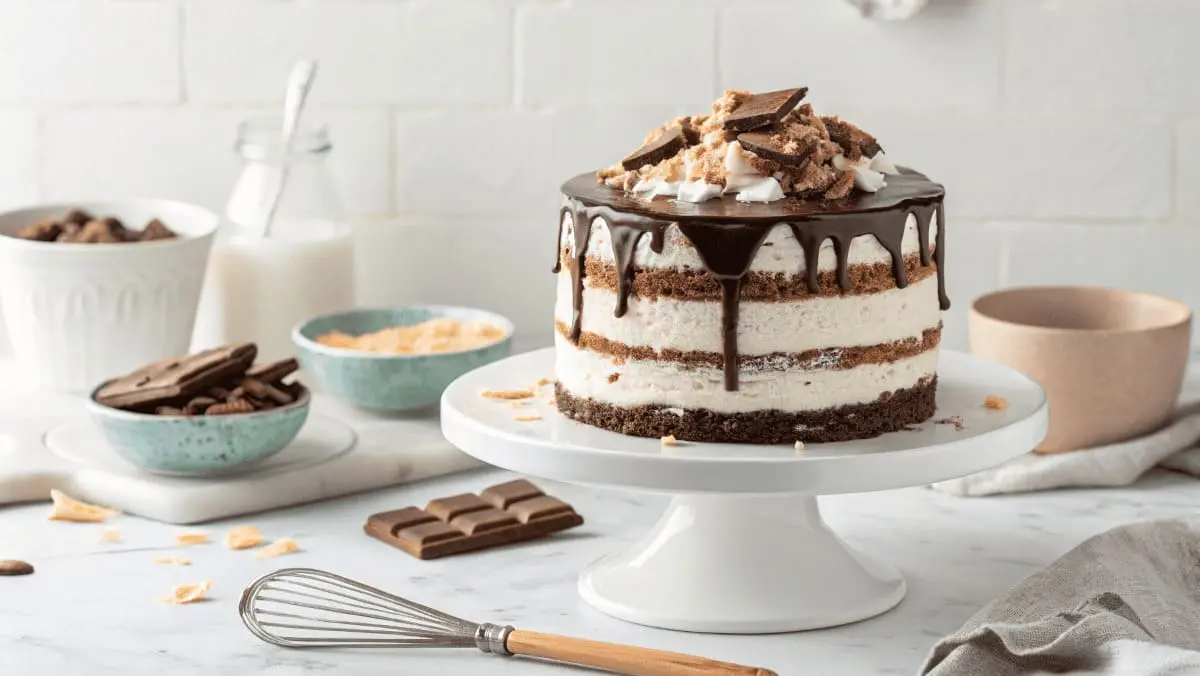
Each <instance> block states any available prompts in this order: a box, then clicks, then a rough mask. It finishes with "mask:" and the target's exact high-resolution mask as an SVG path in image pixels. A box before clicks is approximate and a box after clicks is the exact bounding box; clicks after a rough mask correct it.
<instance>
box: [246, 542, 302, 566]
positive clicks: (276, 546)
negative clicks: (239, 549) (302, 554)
mask: <svg viewBox="0 0 1200 676" xmlns="http://www.w3.org/2000/svg"><path fill="white" fill-rule="evenodd" d="M298 551H300V543H299V542H296V541H295V540H293V539H291V538H283V539H281V540H276V541H274V542H272V543H271V544H269V545H267V546H266V547H263V548H262V549H260V550H258V551H257V552H255V553H254V558H256V559H258V560H259V561H261V560H263V559H273V558H275V557H276V556H283V555H284V554H291V553H292V552H298Z"/></svg>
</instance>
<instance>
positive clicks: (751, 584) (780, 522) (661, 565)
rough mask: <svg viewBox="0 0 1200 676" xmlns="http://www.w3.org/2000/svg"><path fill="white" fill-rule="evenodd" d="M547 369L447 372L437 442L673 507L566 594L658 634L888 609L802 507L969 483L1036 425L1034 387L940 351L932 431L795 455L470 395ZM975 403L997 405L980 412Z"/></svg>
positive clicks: (1040, 427)
mask: <svg viewBox="0 0 1200 676" xmlns="http://www.w3.org/2000/svg"><path fill="white" fill-rule="evenodd" d="M553 364H554V351H553V350H542V351H538V352H530V353H528V354H522V355H518V356H515V357H510V358H508V359H505V360H503V361H499V362H496V363H494V364H489V365H487V366H484V367H482V368H479V369H476V370H474V371H472V372H470V373H468V374H466V375H464V376H462V377H461V378H459V379H458V380H456V381H454V383H452V384H451V385H450V387H448V388H447V389H446V392H445V393H444V394H443V395H442V432H443V433H444V434H445V435H446V438H447V439H448V440H450V442H451V443H453V444H454V445H456V446H458V447H459V448H461V449H462V450H464V451H466V452H467V453H468V454H470V455H473V456H475V457H476V458H478V459H480V460H482V461H484V462H487V463H491V464H493V465H497V466H499V467H504V468H506V469H510V470H513V471H515V472H522V473H524V474H528V475H531V476H534V477H544V478H546V479H554V480H557V481H568V482H576V483H581V484H590V485H593V486H612V487H614V488H623V489H626V490H635V491H636V490H641V491H649V492H653V493H658V494H668V495H671V496H673V499H672V501H671V504H670V507H668V508H667V512H666V514H664V515H663V517H662V519H661V520H660V521H659V522H658V524H657V525H656V526H655V527H654V529H653V530H652V531H650V533H649V534H647V535H646V536H645V537H644V538H642V540H641V541H640V542H638V543H637V544H635V545H633V546H632V547H631V548H629V549H627V550H626V551H624V552H620V553H617V554H611V555H609V556H606V557H604V558H602V559H600V560H599V561H597V562H596V563H594V564H592V565H591V566H590V567H589V568H588V569H587V570H585V571H584V572H583V574H582V576H581V577H580V578H579V593H580V595H582V596H583V598H584V600H586V601H587V602H588V603H590V604H591V605H592V606H594V607H595V608H597V609H599V610H600V611H602V612H605V613H608V614H609V615H612V616H614V617H618V618H620V619H623V620H628V621H630V622H636V623H638V624H645V625H649V626H653V627H661V628H664V629H678V630H683V631H702V632H711V633H728V634H760V633H772V632H784V631H798V630H802V629H817V628H820V627H831V626H834V625H838V624H845V623H847V622H854V621H855V620H862V619H866V618H868V617H872V616H874V615H878V614H880V613H883V612H885V611H887V610H888V609H889V608H891V607H893V606H895V605H896V604H897V603H899V602H900V599H902V598H903V597H904V591H905V587H904V580H903V578H902V577H901V576H900V572H899V571H898V570H896V569H895V568H893V567H892V566H890V565H888V564H886V563H883V562H882V561H878V560H876V559H875V558H874V557H871V556H867V555H866V554H862V553H859V552H857V551H855V550H854V549H851V548H850V547H847V546H846V544H845V543H844V542H842V540H841V539H840V538H839V537H838V536H837V535H836V534H835V533H834V532H833V531H831V530H830V529H829V527H828V526H827V525H826V524H825V522H824V521H822V520H821V512H820V510H819V509H818V508H817V496H821V495H835V494H838V493H852V492H857V491H878V490H884V489H888V488H900V487H903V486H920V485H923V484H928V483H932V482H935V481H943V480H945V479H949V478H952V477H959V476H963V475H966V474H970V473H971V472H978V471H979V470H982V469H986V468H988V467H992V466H995V465H997V464H999V463H1001V462H1004V461H1005V460H1008V459H1010V458H1013V457H1016V456H1018V455H1020V454H1022V453H1027V452H1029V451H1030V450H1032V449H1033V448H1034V447H1035V446H1036V445H1037V444H1038V442H1039V441H1041V440H1042V437H1044V436H1045V434H1046V426H1047V421H1048V420H1049V409H1048V407H1047V405H1046V395H1045V393H1044V392H1043V391H1042V389H1041V388H1040V387H1038V385H1037V383H1035V382H1033V381H1032V380H1030V379H1029V378H1026V377H1025V376H1023V375H1021V374H1019V373H1017V372H1016V371H1013V370H1011V369H1009V368H1008V367H1006V366H1002V365H1000V364H997V363H994V362H988V361H985V360H983V359H979V358H976V357H971V356H969V355H965V354H959V353H956V352H949V351H946V352H942V353H941V355H940V357H939V362H938V390H937V414H936V416H935V418H934V419H933V420H929V421H926V422H924V423H922V424H920V425H913V426H911V427H910V429H908V430H906V431H902V432H894V433H891V434H884V435H882V436H879V437H875V438H873V439H858V440H855V441H846V442H842V443H836V444H809V445H808V446H806V447H804V448H803V449H800V450H799V451H797V449H796V448H795V447H794V446H793V445H791V444H780V445H778V446H762V445H746V444H705V443H697V442H686V441H681V442H678V443H675V444H663V443H662V441H661V440H659V439H643V438H639V437H630V436H625V435H622V434H616V433H613V432H609V431H606V430H602V429H599V428H596V427H591V426H589V425H584V424H581V423H577V422H575V421H572V420H569V419H567V418H566V417H565V416H563V415H561V414H560V413H559V412H558V411H557V410H555V408H554V406H553V405H552V404H549V403H548V402H546V401H545V400H544V399H542V398H540V397H539V398H535V399H532V400H529V401H527V402H526V404H525V405H523V406H522V408H521V410H520V411H519V412H517V411H515V410H514V409H513V408H512V407H511V406H510V405H509V404H508V402H503V401H496V400H488V399H482V398H481V397H480V394H479V393H480V391H482V390H484V389H488V388H491V389H497V390H503V389H517V388H528V387H529V383H531V382H534V381H537V380H538V379H539V377H543V376H544V377H549V376H551V375H552V374H551V371H552V368H553ZM548 392H549V389H548V388H542V389H540V393H541V394H543V395H546V394H548ZM988 396H999V397H1003V398H1004V399H1005V400H1007V401H1008V407H1007V408H1005V409H1004V410H990V409H987V408H985V407H984V401H985V400H986V399H987V397H988ZM515 413H519V414H520V415H514V414H515ZM531 421H532V422H531ZM585 516H586V515H585ZM584 527H585V528H586V527H587V526H586V525H585V526H584Z"/></svg>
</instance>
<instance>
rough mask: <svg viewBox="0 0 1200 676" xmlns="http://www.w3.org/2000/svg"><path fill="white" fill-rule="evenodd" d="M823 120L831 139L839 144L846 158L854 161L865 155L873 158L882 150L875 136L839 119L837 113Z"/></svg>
mask: <svg viewBox="0 0 1200 676" xmlns="http://www.w3.org/2000/svg"><path fill="white" fill-rule="evenodd" d="M822 121H824V123H825V127H826V129H828V130H829V139H830V140H831V141H833V142H834V143H836V144H838V146H839V147H840V148H841V149H842V152H843V153H845V155H846V159H848V160H850V161H852V162H853V161H855V160H857V159H858V158H860V157H862V156H863V155H866V156H867V157H868V158H871V157H874V156H875V154H876V153H878V152H879V151H880V147H879V143H878V142H877V141H876V140H875V137H874V136H871V135H870V134H868V133H867V132H865V131H863V130H862V129H859V128H858V127H856V126H854V125H853V124H850V123H849V122H847V121H845V120H840V119H838V117H837V116H836V115H834V116H832V117H824V118H822Z"/></svg>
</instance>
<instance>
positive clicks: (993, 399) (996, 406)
mask: <svg viewBox="0 0 1200 676" xmlns="http://www.w3.org/2000/svg"><path fill="white" fill-rule="evenodd" d="M983 407H984V408H986V409H989V410H992V411H1003V410H1004V409H1006V408H1008V400H1007V399H1005V398H1004V397H1001V396H1000V395H998V394H989V395H988V396H987V398H986V399H984V400H983Z"/></svg>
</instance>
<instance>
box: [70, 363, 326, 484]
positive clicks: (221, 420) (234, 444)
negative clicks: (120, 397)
mask: <svg viewBox="0 0 1200 676" xmlns="http://www.w3.org/2000/svg"><path fill="white" fill-rule="evenodd" d="M101 387H103V385H101ZM97 390H99V388H97ZM95 394H96V393H95V392H93V393H92V396H91V397H88V402H87V407H88V411H89V412H90V413H91V416H92V419H93V420H95V421H96V424H97V425H99V426H100V429H101V430H102V431H103V433H104V438H105V439H106V440H108V444H109V446H111V447H112V448H113V450H114V451H116V452H117V453H118V454H120V456H121V457H123V458H125V459H126V460H128V461H129V462H131V463H133V464H134V465H135V466H137V467H138V468H140V469H143V470H146V471H148V472H155V473H158V474H181V475H207V474H222V473H226V472H230V471H232V470H235V469H237V468H240V467H242V466H243V465H248V464H250V463H254V462H258V461H259V460H262V459H264V458H267V457H270V456H272V455H274V454H276V453H278V452H279V451H282V450H283V448H284V447H285V446H287V445H288V444H289V443H291V441H292V440H293V439H295V438H296V435H297V434H299V433H300V428H301V427H303V426H304V421H305V420H307V419H308V409H309V402H310V401H311V397H310V396H309V394H308V392H307V391H305V392H304V394H303V395H302V396H301V397H300V399H298V400H296V401H295V402H293V403H291V404H288V405H287V406H280V407H279V408H275V409H271V410H269V411H259V412H256V413H239V414H236V415H214V416H203V415H198V416H189V417H174V416H160V415H150V414H148V413H134V412H132V411H123V410H121V409H117V408H110V407H108V406H104V405H102V404H100V403H98V402H97V401H96V399H95Z"/></svg>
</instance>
